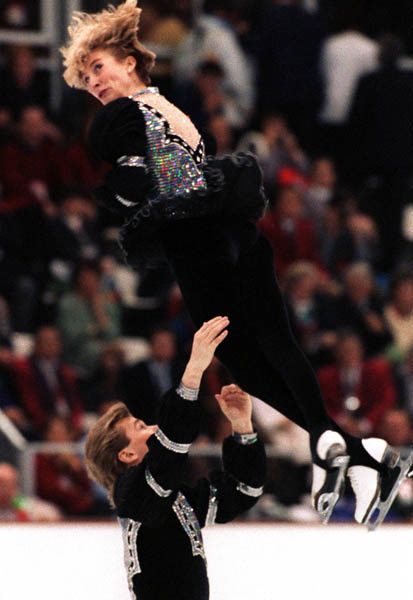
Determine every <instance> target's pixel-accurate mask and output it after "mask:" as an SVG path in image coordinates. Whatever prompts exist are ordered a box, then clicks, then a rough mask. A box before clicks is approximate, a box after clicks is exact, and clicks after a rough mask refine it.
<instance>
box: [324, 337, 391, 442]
mask: <svg viewBox="0 0 413 600" xmlns="http://www.w3.org/2000/svg"><path fill="white" fill-rule="evenodd" d="M317 376H318V380H319V382H320V386H321V390H322V392H323V397H324V400H325V403H326V406H327V410H328V412H329V414H330V415H331V417H332V418H333V419H335V420H336V421H337V423H339V424H340V425H341V427H344V428H345V429H346V431H350V432H352V433H353V435H358V436H361V437H365V436H366V435H367V436H370V435H377V427H378V424H379V423H380V421H381V419H382V418H383V415H384V414H385V413H386V411H388V410H390V409H392V408H394V407H395V406H396V387H395V383H394V379H393V375H392V372H391V369H390V365H389V363H388V362H387V361H386V360H385V359H381V358H371V359H367V360H365V358H364V348H363V343H362V341H361V338H360V337H359V336H358V335H357V334H355V333H352V332H346V333H343V334H341V335H340V336H339V339H338V341H337V345H336V362H335V364H333V365H329V366H326V367H322V368H321V369H320V370H319V371H318V373H317Z"/></svg>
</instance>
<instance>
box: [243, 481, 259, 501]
mask: <svg viewBox="0 0 413 600" xmlns="http://www.w3.org/2000/svg"><path fill="white" fill-rule="evenodd" d="M237 490H238V491H239V492H241V494H245V495H246V496H251V497H252V498H258V497H259V496H261V494H262V493H263V491H264V488H263V487H262V486H261V487H258V488H256V487H252V486H250V485H247V484H246V483H243V482H242V481H239V482H238V484H237Z"/></svg>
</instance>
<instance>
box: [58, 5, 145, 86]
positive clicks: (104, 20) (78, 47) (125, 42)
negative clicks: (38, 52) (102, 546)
mask: <svg viewBox="0 0 413 600" xmlns="http://www.w3.org/2000/svg"><path fill="white" fill-rule="evenodd" d="M137 4H138V0H125V2H123V4H120V5H119V6H118V7H116V8H115V7H114V6H113V5H109V6H108V8H107V9H105V10H102V11H100V12H98V13H95V14H88V13H85V12H75V13H74V14H73V17H72V22H71V24H70V26H69V28H68V31H69V36H70V40H69V42H68V43H67V45H66V46H63V47H62V48H61V49H60V52H61V53H62V55H63V65H64V66H65V67H66V69H65V71H64V73H63V77H64V79H65V81H66V82H67V83H68V84H69V85H70V86H71V87H76V88H80V89H85V88H86V86H85V83H84V80H83V76H84V69H85V63H86V60H87V58H88V56H89V54H90V53H91V52H93V51H94V50H97V49H105V50H109V51H111V52H112V53H113V54H114V56H115V58H117V59H118V60H123V59H124V58H126V57H127V56H133V57H134V58H135V59H136V72H137V73H138V75H139V77H140V79H141V80H142V81H143V83H145V84H146V85H148V84H149V83H150V75H149V74H150V72H151V70H152V68H153V66H154V64H155V58H156V55H155V54H154V53H153V52H151V51H150V50H148V49H147V48H145V46H144V45H143V44H141V42H140V41H139V40H138V29H139V19H140V14H141V12H142V9H140V8H138V6H137Z"/></svg>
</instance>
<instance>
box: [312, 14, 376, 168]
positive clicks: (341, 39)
mask: <svg viewBox="0 0 413 600" xmlns="http://www.w3.org/2000/svg"><path fill="white" fill-rule="evenodd" d="M346 18H347V22H346V23H343V24H342V30H341V31H340V32H339V33H335V34H333V35H330V36H329V37H328V38H327V39H326V40H325V42H324V45H323V49H322V52H321V72H322V77H323V81H324V89H325V99H324V103H323V106H322V108H321V112H320V122H321V126H322V151H323V152H325V153H327V154H329V155H330V156H333V157H334V159H335V160H336V161H337V164H338V166H339V168H341V167H342V166H343V160H344V159H345V158H346V156H345V155H346V152H347V146H345V141H346V126H347V122H348V118H349V113H350V107H351V103H352V101H353V97H354V93H355V91H356V88H357V84H358V82H359V79H360V77H361V76H362V75H364V74H366V73H368V72H369V71H372V70H373V69H375V68H376V66H377V59H378V44H377V43H376V42H374V41H373V40H371V39H369V38H368V37H367V36H366V35H364V34H363V33H361V31H360V30H359V27H358V24H357V16H356V15H355V14H354V13H353V11H352V10H350V11H348V14H347V16H346ZM352 150H353V148H352Z"/></svg>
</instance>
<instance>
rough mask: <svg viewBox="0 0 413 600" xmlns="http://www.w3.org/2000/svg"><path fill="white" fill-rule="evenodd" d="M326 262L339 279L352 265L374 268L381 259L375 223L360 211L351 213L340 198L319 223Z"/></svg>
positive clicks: (321, 249) (330, 206) (322, 253)
mask: <svg viewBox="0 0 413 600" xmlns="http://www.w3.org/2000/svg"><path fill="white" fill-rule="evenodd" d="M319 225H320V227H319V231H318V234H319V244H320V252H321V258H322V262H323V264H324V265H325V267H326V268H327V269H328V271H329V272H330V273H331V275H333V277H336V278H337V279H342V277H343V273H344V272H345V270H346V269H347V267H349V265H350V264H351V263H355V262H360V261H362V262H363V261H366V262H367V263H369V264H371V265H373V264H375V262H376V260H377V257H378V256H379V238H378V234H377V229H376V226H375V224H374V221H373V220H372V219H371V218H370V217H368V216H367V215H363V214H361V213H360V212H358V211H357V209H351V210H350V211H348V210H347V209H346V208H345V206H343V204H342V202H341V201H340V200H339V199H338V198H336V199H334V200H333V202H331V203H329V204H327V205H326V206H325V208H324V211H323V214H322V220H321V222H320V223H319Z"/></svg>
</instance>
